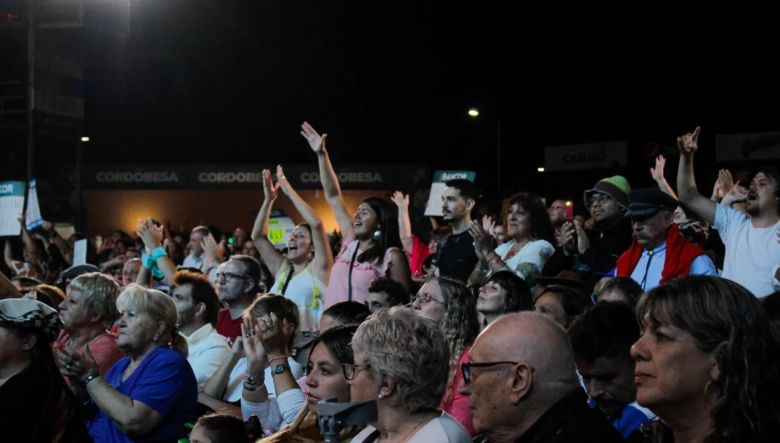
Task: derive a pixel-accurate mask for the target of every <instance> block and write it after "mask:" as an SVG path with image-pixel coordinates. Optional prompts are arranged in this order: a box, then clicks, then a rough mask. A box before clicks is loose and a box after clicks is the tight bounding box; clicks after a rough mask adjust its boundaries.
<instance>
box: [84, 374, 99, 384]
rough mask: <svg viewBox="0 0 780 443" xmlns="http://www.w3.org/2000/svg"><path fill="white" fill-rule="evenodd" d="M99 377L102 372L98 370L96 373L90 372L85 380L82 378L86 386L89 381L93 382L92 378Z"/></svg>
mask: <svg viewBox="0 0 780 443" xmlns="http://www.w3.org/2000/svg"><path fill="white" fill-rule="evenodd" d="M98 377H100V373H99V372H96V373H94V374H89V375H88V376H86V377H84V380H82V383H84V386H86V385H88V384H89V382H91V381H92V380H94V379H96V378H98Z"/></svg>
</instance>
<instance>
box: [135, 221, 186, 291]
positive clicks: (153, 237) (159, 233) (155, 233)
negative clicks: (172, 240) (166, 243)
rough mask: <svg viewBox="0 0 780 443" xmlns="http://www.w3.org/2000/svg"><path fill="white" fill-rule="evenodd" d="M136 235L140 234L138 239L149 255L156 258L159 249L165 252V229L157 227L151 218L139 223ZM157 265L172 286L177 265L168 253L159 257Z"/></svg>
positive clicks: (156, 261)
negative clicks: (163, 238) (155, 252)
mask: <svg viewBox="0 0 780 443" xmlns="http://www.w3.org/2000/svg"><path fill="white" fill-rule="evenodd" d="M136 234H138V237H140V238H141V240H142V241H143V242H144V247H145V249H146V254H147V255H151V256H154V255H153V254H154V251H155V250H157V249H162V250H163V251H165V248H163V246H162V237H163V228H162V226H156V225H155V224H154V223H153V222H152V219H151V218H147V219H146V220H139V221H138V225H137V227H136ZM155 263H156V264H157V267H158V268H159V269H160V271H162V273H163V276H164V277H165V281H166V282H167V283H168V284H170V283H171V282H172V281H173V274H175V273H176V264H175V263H173V260H171V258H170V257H168V254H167V253H165V254H163V255H159V256H158V257H157V259H156V260H155ZM139 277H140V275H139Z"/></svg>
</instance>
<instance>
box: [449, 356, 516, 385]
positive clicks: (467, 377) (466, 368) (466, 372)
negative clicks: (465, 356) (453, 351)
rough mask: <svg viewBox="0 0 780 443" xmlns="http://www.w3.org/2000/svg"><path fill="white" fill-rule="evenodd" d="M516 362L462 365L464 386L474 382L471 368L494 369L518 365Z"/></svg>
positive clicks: (485, 362) (487, 362) (484, 362)
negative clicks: (500, 366) (501, 366)
mask: <svg viewBox="0 0 780 443" xmlns="http://www.w3.org/2000/svg"><path fill="white" fill-rule="evenodd" d="M517 363H518V362H516V361H483V362H469V363H461V364H460V371H461V373H462V374H463V384H466V385H467V384H469V383H471V380H473V378H472V376H471V374H472V372H471V368H492V367H495V366H499V365H516V364H517Z"/></svg>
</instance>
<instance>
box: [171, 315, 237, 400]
mask: <svg viewBox="0 0 780 443" xmlns="http://www.w3.org/2000/svg"><path fill="white" fill-rule="evenodd" d="M182 335H184V334H182ZM184 338H185V339H186V340H187V361H188V362H189V363H190V366H192V372H194V373H195V379H196V380H197V381H198V385H199V386H202V385H203V383H205V382H206V381H207V380H208V379H210V378H211V376H212V375H214V373H215V372H216V371H217V369H218V368H219V365H221V364H222V362H223V361H225V360H226V359H227V358H228V357H229V356H230V347H229V346H228V342H227V340H226V339H225V337H223V336H221V335H219V333H217V331H216V329H214V327H213V326H211V324H209V323H206V324H205V325H203V326H201V327H200V328H198V330H197V331H195V332H193V333H192V335H190V336H189V337H187V336H186V335H185V336H184Z"/></svg>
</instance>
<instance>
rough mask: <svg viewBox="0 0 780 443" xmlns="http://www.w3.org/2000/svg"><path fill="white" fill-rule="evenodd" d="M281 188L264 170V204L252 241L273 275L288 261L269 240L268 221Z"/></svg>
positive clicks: (254, 227) (254, 228) (258, 214)
mask: <svg viewBox="0 0 780 443" xmlns="http://www.w3.org/2000/svg"><path fill="white" fill-rule="evenodd" d="M279 186H280V185H279V183H276V184H274V183H273V181H272V180H271V171H269V170H268V169H263V204H262V205H260V210H259V211H257V218H255V224H254V226H252V240H253V241H254V242H255V246H256V247H257V250H258V251H260V257H262V258H263V261H264V262H265V265H266V266H268V269H269V270H270V271H271V273H272V274H273V275H276V274H278V273H279V270H280V269H281V268H282V265H283V264H284V263H285V262H286V261H287V259H286V258H284V256H283V255H282V254H280V253H279V251H277V250H276V248H274V245H273V244H271V241H270V240H268V220H269V219H270V218H271V208H273V206H274V201H276V198H277V197H278V196H279ZM269 289H270V288H269Z"/></svg>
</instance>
